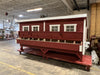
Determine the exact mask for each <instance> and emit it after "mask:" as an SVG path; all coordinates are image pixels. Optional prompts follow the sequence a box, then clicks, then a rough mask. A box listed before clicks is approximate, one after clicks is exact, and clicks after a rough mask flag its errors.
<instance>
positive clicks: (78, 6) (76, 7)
mask: <svg viewBox="0 0 100 75" xmlns="http://www.w3.org/2000/svg"><path fill="white" fill-rule="evenodd" d="M73 1H74V3H75V6H76V8H77V10H78V11H80V8H79V6H78V4H77V2H76V0H73Z"/></svg>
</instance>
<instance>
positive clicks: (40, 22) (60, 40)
mask: <svg viewBox="0 0 100 75" xmlns="http://www.w3.org/2000/svg"><path fill="white" fill-rule="evenodd" d="M16 22H17V23H19V25H20V31H19V38H18V39H17V43H19V44H20V49H19V50H18V51H19V52H20V54H21V52H26V53H30V54H34V55H39V56H42V57H43V58H46V59H48V58H53V59H56V60H62V61H66V62H70V63H76V64H81V65H84V66H86V69H87V70H89V69H90V66H91V65H92V62H91V56H88V55H85V52H86V50H85V43H86V40H87V14H78V15H69V16H58V17H47V18H39V19H27V20H17V21H16ZM23 47H26V48H23Z"/></svg>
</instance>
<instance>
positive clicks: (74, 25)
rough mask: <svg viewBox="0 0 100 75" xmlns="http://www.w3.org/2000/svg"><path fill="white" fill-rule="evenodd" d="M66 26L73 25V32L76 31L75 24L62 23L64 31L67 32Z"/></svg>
mask: <svg viewBox="0 0 100 75" xmlns="http://www.w3.org/2000/svg"><path fill="white" fill-rule="evenodd" d="M66 26H74V32H76V26H77V24H64V32H67V31H66Z"/></svg>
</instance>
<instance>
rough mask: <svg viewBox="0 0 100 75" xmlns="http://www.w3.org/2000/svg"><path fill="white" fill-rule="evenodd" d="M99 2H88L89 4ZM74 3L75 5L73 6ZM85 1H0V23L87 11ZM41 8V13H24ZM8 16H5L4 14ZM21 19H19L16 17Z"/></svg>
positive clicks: (95, 0) (91, 0) (96, 0)
mask: <svg viewBox="0 0 100 75" xmlns="http://www.w3.org/2000/svg"><path fill="white" fill-rule="evenodd" d="M98 1H99V2H100V0H90V3H95V2H98ZM75 2H76V4H75ZM87 6H88V4H87V0H0V22H2V21H5V20H8V19H9V20H12V19H30V18H39V17H40V15H47V16H62V15H69V14H72V12H73V11H74V10H78V11H79V10H81V9H87ZM39 7H41V8H43V10H42V11H34V12H26V10H28V9H34V8H39ZM6 12H7V13H8V15H5V13H6ZM20 14H22V15H23V17H22V18H19V17H18V15H20Z"/></svg>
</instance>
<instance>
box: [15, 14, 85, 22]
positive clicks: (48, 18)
mask: <svg viewBox="0 0 100 75" xmlns="http://www.w3.org/2000/svg"><path fill="white" fill-rule="evenodd" d="M84 17H87V14H78V15H68V16H58V17H47V18H37V19H25V20H15V22H17V23H20V22H31V21H46V20H59V19H73V18H84Z"/></svg>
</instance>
